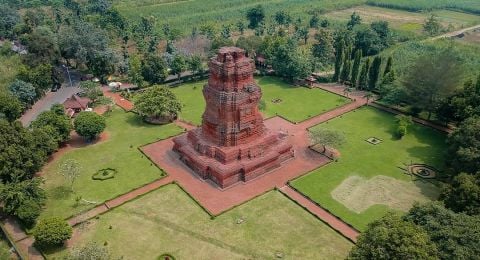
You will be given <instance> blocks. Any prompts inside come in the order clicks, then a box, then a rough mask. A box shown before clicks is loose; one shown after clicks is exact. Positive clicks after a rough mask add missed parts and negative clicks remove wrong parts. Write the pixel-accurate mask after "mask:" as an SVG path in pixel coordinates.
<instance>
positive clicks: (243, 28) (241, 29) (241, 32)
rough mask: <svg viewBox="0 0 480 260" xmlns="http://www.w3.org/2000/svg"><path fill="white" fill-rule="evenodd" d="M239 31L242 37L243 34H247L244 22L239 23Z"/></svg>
mask: <svg viewBox="0 0 480 260" xmlns="http://www.w3.org/2000/svg"><path fill="white" fill-rule="evenodd" d="M237 29H238V31H239V32H240V35H243V33H244V32H245V24H244V23H243V22H242V21H238V23H237Z"/></svg>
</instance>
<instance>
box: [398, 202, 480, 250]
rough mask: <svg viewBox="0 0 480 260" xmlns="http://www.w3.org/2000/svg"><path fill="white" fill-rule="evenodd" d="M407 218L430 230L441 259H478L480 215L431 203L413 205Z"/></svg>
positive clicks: (428, 231) (429, 232) (428, 232)
mask: <svg viewBox="0 0 480 260" xmlns="http://www.w3.org/2000/svg"><path fill="white" fill-rule="evenodd" d="M404 218H405V219H406V220H407V221H411V222H413V223H415V224H416V225H418V226H420V227H422V229H424V230H425V231H426V232H427V234H428V235H429V236H430V238H431V240H432V241H433V242H434V243H435V244H436V246H437V249H438V257H439V258H440V259H476V258H478V256H479V255H480V248H479V247H478V245H479V244H480V218H479V217H478V216H475V217H472V216H468V215H465V214H456V213H454V212H453V211H451V210H448V209H445V207H443V206H442V205H440V204H439V203H428V204H424V205H420V204H416V205H414V206H413V208H412V209H410V211H409V212H408V214H407V215H406V216H405V217H404ZM412 234H414V233H412ZM412 234H411V235H412ZM410 240H412V237H410Z"/></svg>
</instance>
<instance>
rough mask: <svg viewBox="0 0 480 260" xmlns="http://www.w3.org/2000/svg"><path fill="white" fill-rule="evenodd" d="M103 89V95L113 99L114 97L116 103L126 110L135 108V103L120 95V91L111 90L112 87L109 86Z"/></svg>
mask: <svg viewBox="0 0 480 260" xmlns="http://www.w3.org/2000/svg"><path fill="white" fill-rule="evenodd" d="M102 91H103V95H104V96H106V97H109V98H111V99H113V101H114V102H115V104H116V105H117V106H119V107H121V108H123V110H125V111H127V112H128V111H130V110H132V109H133V103H132V102H130V101H129V100H127V99H125V98H123V97H122V96H120V93H118V92H111V91H110V89H109V88H108V87H102Z"/></svg>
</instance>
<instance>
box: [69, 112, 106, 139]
mask: <svg viewBox="0 0 480 260" xmlns="http://www.w3.org/2000/svg"><path fill="white" fill-rule="evenodd" d="M73 126H74V129H75V132H77V134H78V135H80V136H82V137H84V138H85V139H87V140H89V141H90V140H95V138H97V137H98V136H99V135H100V134H101V133H102V132H103V130H105V127H106V121H105V117H103V116H101V115H98V114H97V113H93V112H85V111H83V112H80V113H79V114H78V115H77V116H76V117H75V121H74V122H73Z"/></svg>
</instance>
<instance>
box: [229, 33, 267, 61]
mask: <svg viewBox="0 0 480 260" xmlns="http://www.w3.org/2000/svg"><path fill="white" fill-rule="evenodd" d="M262 42H263V39H262V37H259V36H255V35H252V36H240V37H239V38H238V40H237V42H236V44H235V45H236V46H237V47H239V48H242V49H244V50H245V51H246V52H247V54H248V56H249V57H255V55H256V53H257V52H258V51H259V49H260V46H261V45H262Z"/></svg>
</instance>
